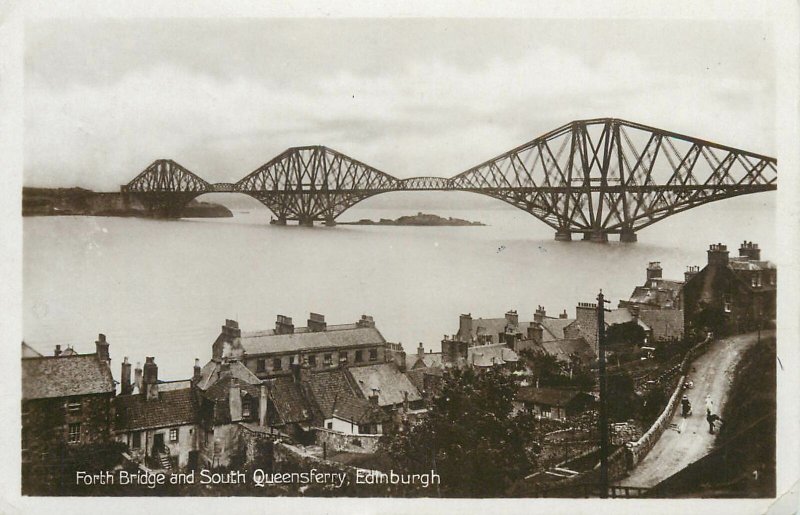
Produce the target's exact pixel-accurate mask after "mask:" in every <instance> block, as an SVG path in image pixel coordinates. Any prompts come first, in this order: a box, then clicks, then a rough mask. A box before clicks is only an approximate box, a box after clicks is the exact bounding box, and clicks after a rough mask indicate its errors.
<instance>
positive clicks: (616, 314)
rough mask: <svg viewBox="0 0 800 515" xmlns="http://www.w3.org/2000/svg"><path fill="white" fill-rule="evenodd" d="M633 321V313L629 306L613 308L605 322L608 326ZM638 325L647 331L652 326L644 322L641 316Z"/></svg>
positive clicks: (606, 316)
mask: <svg viewBox="0 0 800 515" xmlns="http://www.w3.org/2000/svg"><path fill="white" fill-rule="evenodd" d="M633 321H634V318H633V315H632V314H631V312H630V311H629V310H628V309H627V308H618V309H612V310H611V311H610V312H608V313H606V315H605V322H606V325H607V326H611V325H616V324H625V323H628V322H633ZM638 325H640V326H641V327H642V329H644V330H645V331H649V330H650V327H649V326H648V325H647V324H646V323H644V322H643V321H642V319H641V318H639V321H638Z"/></svg>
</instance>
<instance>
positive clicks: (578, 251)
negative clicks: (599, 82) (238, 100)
mask: <svg viewBox="0 0 800 515" xmlns="http://www.w3.org/2000/svg"><path fill="white" fill-rule="evenodd" d="M396 195H411V194H406V193H398V194H396ZM429 195H431V197H430V199H431V203H430V205H429V206H428V207H424V208H423V207H421V206H420V205H419V204H418V203H417V205H415V207H414V208H412V209H402V208H391V209H387V208H385V207H381V208H380V209H379V207H380V206H379V205H378V204H376V203H375V201H374V200H373V199H370V200H368V201H365V202H363V203H362V204H360V205H358V206H356V207H354V208H352V209H351V210H349V211H347V212H345V213H344V215H342V217H340V221H348V220H359V219H362V218H371V219H373V220H375V219H378V218H395V217H397V216H400V215H407V214H414V213H416V212H417V211H420V210H422V211H425V212H428V213H435V214H438V215H440V216H452V217H457V218H463V219H467V220H479V221H482V222H484V223H486V224H488V226H486V227H386V226H343V225H340V226H337V227H313V228H304V227H296V226H289V227H279V226H274V225H270V224H269V219H270V212H269V211H268V210H267V209H266V208H264V207H263V206H261V205H260V204H258V203H256V202H255V201H253V203H252V205H251V206H250V207H247V208H245V209H242V207H241V204H240V205H239V207H234V208H233V210H234V214H235V217H234V218H229V219H204V220H195V219H183V220H179V221H157V220H147V219H135V218H108V217H32V218H25V219H24V222H23V232H24V241H23V251H24V258H23V260H24V270H23V324H24V325H23V337H24V340H25V342H26V343H28V344H30V345H32V346H33V347H34V348H36V349H37V350H39V351H40V352H42V353H45V354H52V350H53V347H54V345H55V344H61V346H62V348H63V347H66V346H67V345H72V346H73V347H74V348H75V349H76V350H77V351H78V352H93V349H94V343H93V342H94V340H95V339H96V338H97V334H98V333H105V334H106V335H107V337H108V340H109V341H110V343H111V356H112V360H113V363H114V364H113V366H114V371H115V374H117V373H118V367H119V363H120V362H121V360H122V358H123V356H128V357H129V360H130V361H131V362H133V363H136V362H144V358H145V356H155V358H156V363H158V365H159V378H160V379H167V380H169V379H181V378H188V377H189V376H191V373H192V366H193V364H194V358H195V357H198V358H200V360H201V361H202V362H203V363H205V362H206V361H207V360H208V359H210V357H211V344H212V342H213V341H214V339H215V338H216V336H217V334H219V327H220V326H221V325H222V324H223V323H224V322H225V319H226V318H231V319H236V320H238V321H239V324H240V326H241V327H242V329H243V330H244V331H249V330H259V329H268V328H272V327H274V324H275V317H276V315H278V314H282V315H287V316H291V317H293V319H294V323H295V326H305V325H306V320H307V318H308V313H309V312H310V311H313V312H316V313H322V314H324V315H325V317H326V320H327V322H328V323H329V324H341V323H349V322H354V321H356V320H357V319H358V318H359V317H360V316H361V315H362V314H369V315H372V316H373V317H374V318H375V322H376V324H377V327H378V328H379V329H380V331H381V333H382V334H383V335H384V337H385V338H386V339H387V340H388V341H392V342H402V343H403V345H404V347H405V349H406V352H409V353H412V352H415V350H416V347H417V345H418V343H419V342H422V343H423V344H424V346H425V348H426V349H433V350H434V351H438V350H439V348H440V344H439V342H440V341H441V339H442V336H443V335H445V334H453V333H455V332H456V331H457V329H458V317H459V314H461V313H471V314H472V315H473V316H474V317H502V316H503V314H504V313H505V312H506V311H507V310H510V309H515V310H517V311H518V313H519V317H520V320H521V321H528V320H530V319H532V314H533V312H534V310H535V309H536V307H537V306H538V305H542V306H544V307H545V308H546V310H547V313H548V314H551V315H556V314H558V313H560V312H561V311H562V310H564V309H566V310H567V313H568V315H569V316H570V317H573V316H574V314H575V305H576V303H577V302H593V301H594V299H595V297H596V296H597V293H598V291H599V290H600V289H601V288H602V289H603V292H604V294H605V295H606V298H609V299H611V301H612V305H614V306H615V305H616V303H617V302H618V301H619V299H626V298H627V297H628V296H629V295H630V293H631V291H632V289H633V288H634V286H636V285H640V284H642V283H643V282H644V279H645V269H646V267H647V263H648V262H649V261H660V262H661V266H662V267H663V269H664V277H666V278H675V279H682V278H683V272H684V270H685V269H686V266H688V265H701V266H703V265H705V263H706V250H707V248H708V244H710V243H717V242H722V243H725V244H727V245H728V248H729V250H730V251H731V255H736V253H737V250H738V247H739V244H740V243H741V242H742V241H743V240H750V241H754V242H756V243H758V244H759V245H760V247H761V248H762V258H765V259H773V260H774V258H775V255H776V254H777V252H776V249H775V244H776V234H775V220H776V214H775V201H776V198H775V197H776V195H775V193H761V194H756V195H749V196H743V197H738V198H734V199H729V200H725V201H721V202H716V203H712V204H708V205H705V206H701V207H698V208H695V209H692V210H689V211H686V212H684V213H682V214H679V215H675V216H673V217H670V218H667V219H665V220H663V221H661V222H659V223H656V224H654V225H652V226H651V227H649V228H647V229H645V230H643V231H641V232H640V233H639V242H638V243H635V244H621V243H619V242H616V241H612V242H610V243H608V244H605V245H604V244H597V243H590V242H583V241H573V242H570V243H564V242H556V241H554V240H553V235H554V233H553V230H552V229H550V228H549V227H548V226H546V225H545V224H543V223H542V222H540V221H539V220H537V219H536V218H534V217H533V216H531V215H529V214H527V213H525V212H522V211H520V210H517V209H513V208H507V207H504V205H501V204H500V203H499V202H498V205H501V207H500V208H495V207H494V206H492V205H488V206H487V204H486V203H485V202H484V203H479V204H478V205H479V206H480V207H478V208H473V207H471V205H470V199H473V198H474V196H471V195H469V194H457V193H450V194H429ZM435 195H464V197H463V202H461V198H460V197H456V200H458V201H459V202H458V204H457V205H458V209H448V210H443V209H437V208H436V207H435V206H436V205H437V202H436V200H437V199H438V198H439V197H436V196H435ZM200 200H207V198H206V197H203V198H201V199H200ZM209 200H212V199H209ZM449 200H452V197H451V198H450V199H449ZM213 201H215V202H221V203H224V202H225V197H224V196H217V197H214V198H213ZM450 205H451V206H452V205H453V203H452V202H451V203H450ZM611 238H612V239H616V238H615V237H614V236H612V237H611Z"/></svg>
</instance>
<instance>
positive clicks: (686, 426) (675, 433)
mask: <svg viewBox="0 0 800 515" xmlns="http://www.w3.org/2000/svg"><path fill="white" fill-rule="evenodd" d="M774 334H775V331H773V330H770V331H761V337H762V338H764V337H771V336H774ZM757 340H758V333H757V332H754V333H748V334H743V335H739V336H732V337H729V338H724V339H721V340H716V341H714V342H713V343H711V344H710V346H709V348H708V350H707V351H706V353H705V354H703V355H702V356H700V357H699V358H697V359H696V360H695V361H694V363H693V364H692V367H691V369H690V371H689V373H688V374H687V376H688V378H689V379H691V380H692V381H694V388H692V389H689V390H685V392H687V394H688V395H689V400H690V401H691V403H692V412H693V413H692V415H691V416H690V417H687V418H683V417H682V416H681V410H680V405H679V406H678V409H677V410H676V411H675V415H674V416H673V417H672V420H671V421H670V422H671V424H675V426H674V428H673V427H668V428H667V429H666V430H665V431H664V434H662V435H661V438H660V439H659V440H658V442H656V444H655V446H653V448H652V449H651V450H650V452H649V453H648V454H647V456H646V457H645V458H644V459H643V460H642V461H641V462H640V463H639V466H638V467H636V469H634V470H633V471H632V472H631V473H630V475H629V476H628V477H627V478H625V479H623V480H621V481H619V482H618V484H620V485H627V486H638V487H648V488H649V487H653V486H655V485H657V484H658V483H660V482H661V481H663V480H664V479H666V478H668V477H670V476H671V475H673V474H675V473H676V472H678V471H679V470H681V469H683V468H686V467H687V466H688V465H690V464H692V463H694V462H695V461H697V460H699V459H700V458H702V457H703V456H705V455H706V454H708V453H709V452H710V451H711V450H712V449H713V447H714V440H715V439H716V435H717V432H716V431H715V433H714V434H710V433H709V432H708V422H706V408H705V398H706V395H710V396H711V399H712V401H713V403H714V409H713V412H715V413H717V414H718V415H720V416H722V413H723V409H724V407H725V402H726V400H727V397H728V391H729V389H730V387H731V383H732V379H733V371H734V369H735V368H736V364H737V363H738V362H739V360H740V358H741V356H742V354H744V352H745V350H747V348H748V347H750V346H751V345H753V344H754V343H755V342H756V341H757ZM716 425H717V428H718V427H719V425H720V424H719V422H717V424H716Z"/></svg>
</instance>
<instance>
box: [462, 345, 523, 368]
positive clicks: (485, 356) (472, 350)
mask: <svg viewBox="0 0 800 515" xmlns="http://www.w3.org/2000/svg"><path fill="white" fill-rule="evenodd" d="M516 361H519V356H517V353H516V352H514V351H513V350H511V349H509V348H508V347H507V346H506V344H504V343H495V344H491V345H476V346H475V347H469V348H468V349H467V362H468V363H469V364H471V365H472V366H475V367H491V366H493V365H502V364H504V363H509V362H516Z"/></svg>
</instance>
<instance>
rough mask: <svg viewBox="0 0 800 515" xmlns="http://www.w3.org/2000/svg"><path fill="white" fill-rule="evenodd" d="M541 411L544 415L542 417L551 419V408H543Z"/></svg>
mask: <svg viewBox="0 0 800 515" xmlns="http://www.w3.org/2000/svg"><path fill="white" fill-rule="evenodd" d="M539 411H540V412H541V413H542V416H543V417H544V418H550V417H551V413H550V406H542V407H541V409H540V410H539Z"/></svg>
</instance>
